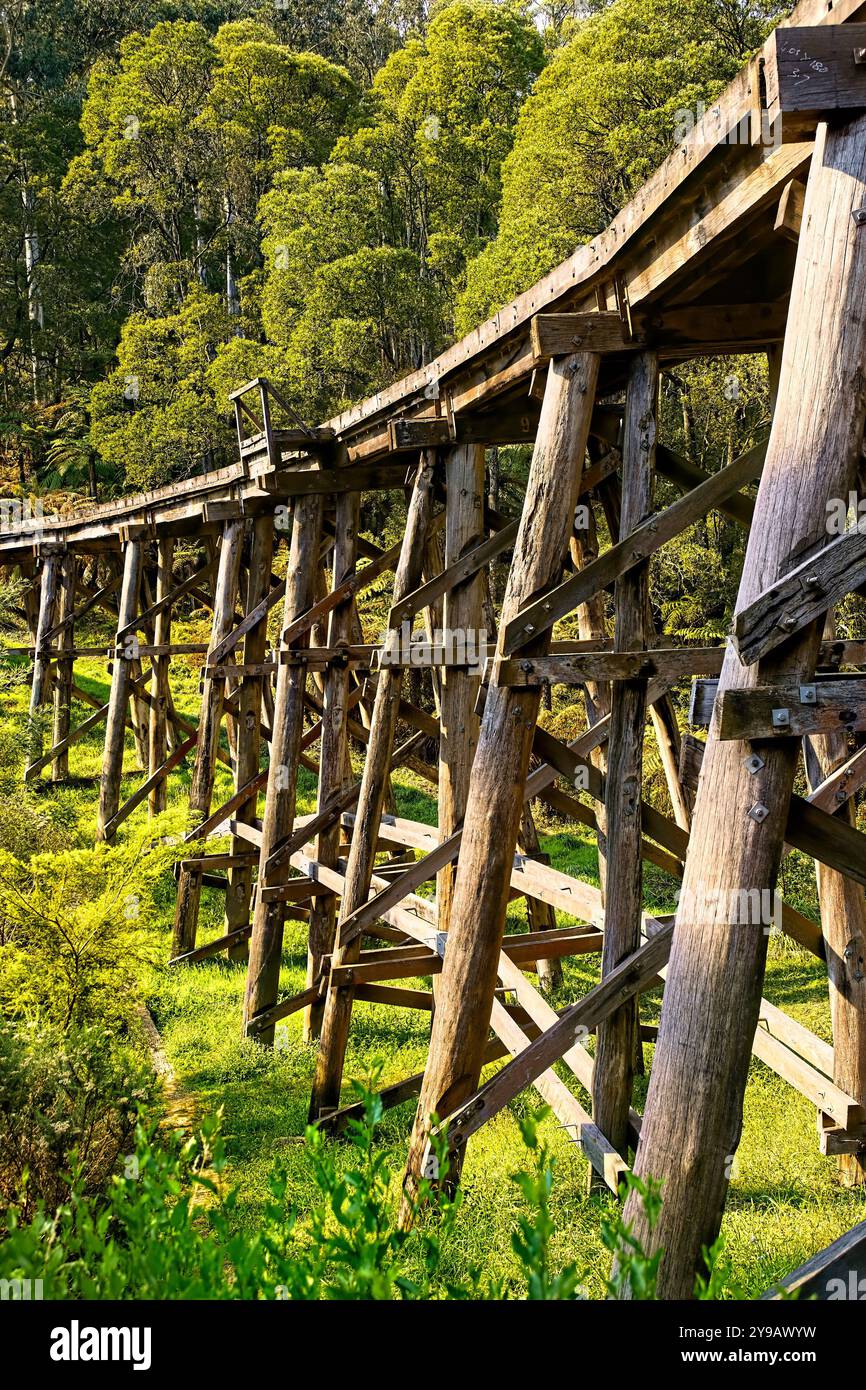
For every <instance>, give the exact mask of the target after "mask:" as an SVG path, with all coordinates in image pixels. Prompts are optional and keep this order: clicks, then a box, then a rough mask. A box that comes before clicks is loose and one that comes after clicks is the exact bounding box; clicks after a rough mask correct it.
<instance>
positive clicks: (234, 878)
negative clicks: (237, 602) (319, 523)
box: [225, 512, 274, 960]
mask: <svg viewBox="0 0 866 1390" xmlns="http://www.w3.org/2000/svg"><path fill="white" fill-rule="evenodd" d="M273 558H274V517H273V513H272V512H267V513H265V515H264V516H260V517H256V519H255V521H254V522H253V529H252V535H251V536H250V554H249V561H250V562H249V566H248V568H247V576H246V591H245V594H244V614H245V615H246V614H248V613H251V612H252V611H253V610H254V609H255V608H257V607H258V605H259V604H260V603H261V602H262V600H263V599H265V598H266V597H267V594H268V589H269V588H270V583H271V564H272V562H273ZM267 645H268V619H267V614H266V615H265V616H264V617H263V618H262V619H261V621H260V622H258V623H256V625H255V627H252V628H250V630H249V632H248V633H247V634H246V636H245V637H244V642H243V656H242V657H241V661H242V663H243V665H245V666H252V667H255V666H259V665H261V664H262V663H263V662H264V659H265V652H266V650H267ZM263 687H264V675H263V673H262V672H260V671H255V670H251V671H246V672H245V673H244V675H243V676H242V677H241V683H240V689H239V690H238V697H237V698H238V718H237V748H236V752H235V791H236V792H237V791H240V790H241V788H242V787H245V786H246V785H247V783H248V782H251V781H252V779H253V778H254V777H255V776H256V775H257V773H258V771H259V756H260V753H261V719H262V690H263ZM257 805H258V797H256V796H251V797H250V799H249V800H248V801H247V802H245V803H244V805H243V806H239V807H238V809H237V812H236V813H235V814H236V819H237V820H238V821H240V822H241V823H242V824H245V825H252V823H253V822H254V821H255V819H256V809H257ZM247 848H248V843H247V841H245V840H242V839H240V838H239V837H235V838H234V839H233V840H232V853H233V854H238V853H241V852H242V851H244V850H245V849H247ZM252 886H253V871H252V866H251V865H250V864H241V865H239V866H232V867H231V868H230V869H229V871H228V886H227V889H226V913H225V926H226V932H232V931H236V930H237V929H238V928H239V927H245V926H246V925H247V923H248V922H249V919H250V896H251V894H252ZM248 954H249V947H248V945H247V943H246V942H245V941H243V942H241V944H240V945H237V946H231V947H229V953H228V955H229V960H246V959H247V956H248Z"/></svg>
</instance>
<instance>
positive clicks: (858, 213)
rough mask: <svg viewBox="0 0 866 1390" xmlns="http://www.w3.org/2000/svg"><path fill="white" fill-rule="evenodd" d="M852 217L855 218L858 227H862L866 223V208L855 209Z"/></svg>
mask: <svg viewBox="0 0 866 1390" xmlns="http://www.w3.org/2000/svg"><path fill="white" fill-rule="evenodd" d="M851 216H852V217H853V218H854V222H855V224H856V225H857V226H858V227H862V226H863V224H864V222H866V208H855V209H854V211H853V212H852V213H851Z"/></svg>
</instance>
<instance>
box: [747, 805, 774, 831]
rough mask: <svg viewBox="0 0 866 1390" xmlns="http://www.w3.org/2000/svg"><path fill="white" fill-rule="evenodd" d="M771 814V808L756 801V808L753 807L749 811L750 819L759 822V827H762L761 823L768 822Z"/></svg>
mask: <svg viewBox="0 0 866 1390" xmlns="http://www.w3.org/2000/svg"><path fill="white" fill-rule="evenodd" d="M769 814H770V808H769V806H765V805H764V803H763V802H762V801H756V802H755V804H754V806H752V807H751V808H750V810H749V819H750V820H754V821H757V822H758V825H760V824H761V821H762V820H766V819H767V816H768V815H769Z"/></svg>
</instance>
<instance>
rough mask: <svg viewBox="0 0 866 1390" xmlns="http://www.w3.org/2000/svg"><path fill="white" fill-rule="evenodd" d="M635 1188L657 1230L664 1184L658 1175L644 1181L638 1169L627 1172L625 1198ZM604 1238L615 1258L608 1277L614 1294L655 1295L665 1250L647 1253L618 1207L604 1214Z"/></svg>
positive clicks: (622, 1190)
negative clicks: (636, 1172) (658, 1179)
mask: <svg viewBox="0 0 866 1390" xmlns="http://www.w3.org/2000/svg"><path fill="white" fill-rule="evenodd" d="M632 1192H636V1193H637V1194H638V1196H639V1198H640V1201H641V1204H642V1206H643V1210H644V1215H645V1217H646V1223H647V1226H648V1228H649V1230H650V1232H652V1231H654V1230H655V1228H656V1226H657V1225H658V1219H659V1216H660V1215H661V1209H662V1196H661V1184H660V1183H658V1182H656V1181H655V1179H654V1178H647V1180H646V1181H643V1180H642V1179H641V1178H639V1177H637V1175H636V1174H635V1173H626V1175H625V1178H624V1180H623V1182H622V1183H621V1184H620V1196H621V1198H622V1201H623V1202H625V1199H626V1198H627V1197H628V1195H629V1194H630V1193H632ZM601 1238H602V1240H603V1241H604V1244H605V1247H606V1249H608V1250H609V1251H610V1253H611V1254H612V1255H613V1259H614V1266H613V1271H612V1273H611V1277H610V1279H609V1280H608V1281H607V1288H608V1292H609V1294H610V1297H611V1298H622V1297H623V1296H624V1295H625V1294H626V1293H627V1294H628V1297H629V1298H631V1299H654V1298H655V1297H656V1281H657V1279H658V1272H659V1265H660V1264H661V1261H662V1257H663V1255H664V1251H663V1250H662V1249H658V1250H656V1251H655V1252H654V1253H653V1254H652V1255H649V1254H647V1252H646V1250H645V1249H644V1247H643V1245H642V1244H641V1242H640V1240H639V1239H638V1237H637V1236H635V1235H634V1233H633V1230H632V1227H631V1226H630V1225H628V1226H627V1225H626V1224H625V1222H624V1220H623V1218H622V1215H621V1212H620V1209H619V1208H618V1207H617V1208H616V1209H615V1210H614V1211H613V1212H610V1213H605V1215H604V1216H603V1217H602V1219H601Z"/></svg>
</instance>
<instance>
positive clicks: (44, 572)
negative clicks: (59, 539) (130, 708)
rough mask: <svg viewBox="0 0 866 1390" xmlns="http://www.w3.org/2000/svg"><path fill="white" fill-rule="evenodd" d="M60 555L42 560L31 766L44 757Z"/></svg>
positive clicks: (32, 716)
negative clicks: (42, 721)
mask: <svg viewBox="0 0 866 1390" xmlns="http://www.w3.org/2000/svg"><path fill="white" fill-rule="evenodd" d="M60 558H61V557H60V555H58V554H57V552H56V551H55V552H49V554H47V555H46V556H45V559H44V560H43V561H42V566H41V573H40V579H41V583H40V586H39V616H38V618H37V625H36V645H35V650H34V655H33V684H32V686H31V688H30V731H29V740H28V749H27V767H26V768H25V777H26V776H27V773H28V772H29V770H30V767H31V766H32V764H33V763H35V762H36V761H37V760H38V759H39V758H40V757H41V755H42V728H41V724H40V722H39V710H40V709H41V707H42V705H43V704H44V703H45V697H46V694H47V691H48V683H49V678H50V674H51V658H50V656H49V655H48V652H47V651H46V648H47V646H48V642H47V640H46V638H47V633H48V632H49V631H50V629H51V627H52V626H53V623H54V610H55V607H56V604H57V588H58V585H59V582H60Z"/></svg>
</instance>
